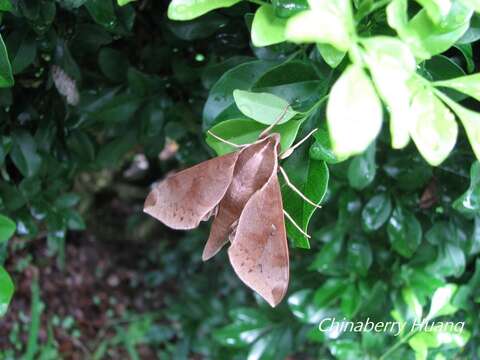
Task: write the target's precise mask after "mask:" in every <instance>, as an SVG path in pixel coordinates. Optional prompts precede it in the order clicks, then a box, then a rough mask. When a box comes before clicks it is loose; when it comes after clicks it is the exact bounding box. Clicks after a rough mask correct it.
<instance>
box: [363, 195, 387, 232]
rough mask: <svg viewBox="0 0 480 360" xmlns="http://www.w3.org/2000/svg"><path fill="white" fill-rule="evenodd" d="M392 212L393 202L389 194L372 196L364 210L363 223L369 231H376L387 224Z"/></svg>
mask: <svg viewBox="0 0 480 360" xmlns="http://www.w3.org/2000/svg"><path fill="white" fill-rule="evenodd" d="M391 212H392V202H391V200H390V197H389V196H388V195H387V194H378V195H375V196H374V197H372V198H371V199H370V200H369V201H368V202H367V203H366V204H365V206H364V208H363V210H362V225H363V228H364V229H365V230H367V231H375V230H378V229H380V227H381V226H382V225H383V224H385V222H386V221H387V220H388V218H389V217H390V213H391Z"/></svg>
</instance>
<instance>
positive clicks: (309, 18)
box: [285, 0, 355, 51]
mask: <svg viewBox="0 0 480 360" xmlns="http://www.w3.org/2000/svg"><path fill="white" fill-rule="evenodd" d="M309 4H310V8H311V10H308V11H303V12H301V13H299V14H298V15H295V16H293V17H292V18H290V19H289V20H288V22H287V28H286V30H285V35H286V38H287V39H288V40H290V41H293V42H297V43H305V42H316V43H327V44H330V45H332V46H334V47H335V48H337V49H338V50H340V51H347V50H348V49H349V48H350V44H351V41H352V40H351V38H352V36H353V34H354V33H355V27H354V25H353V17H352V9H351V4H350V0H326V1H322V2H316V1H310V2H309ZM319 24H321V26H319Z"/></svg>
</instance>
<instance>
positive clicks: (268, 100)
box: [233, 90, 298, 125]
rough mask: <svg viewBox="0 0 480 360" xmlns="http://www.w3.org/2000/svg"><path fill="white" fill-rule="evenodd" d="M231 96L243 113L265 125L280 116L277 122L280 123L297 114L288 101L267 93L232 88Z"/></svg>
mask: <svg viewBox="0 0 480 360" xmlns="http://www.w3.org/2000/svg"><path fill="white" fill-rule="evenodd" d="M233 98H234V99H235V103H236V105H237V107H238V109H239V110H240V111H241V112H242V114H243V115H245V116H247V117H249V118H251V119H253V120H255V121H257V122H259V123H261V124H265V125H270V124H273V123H274V122H275V121H277V120H278V119H279V118H280V117H282V120H280V121H279V122H278V123H277V124H279V125H280V124H283V123H286V122H287V121H289V120H290V119H291V118H293V117H294V116H295V115H296V114H298V113H297V112H296V111H294V110H292V108H291V107H290V104H289V103H288V102H286V101H285V100H283V99H281V98H279V97H278V96H275V95H272V94H268V93H255V92H250V91H243V90H234V91H233Z"/></svg>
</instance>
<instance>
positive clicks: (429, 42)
mask: <svg viewBox="0 0 480 360" xmlns="http://www.w3.org/2000/svg"><path fill="white" fill-rule="evenodd" d="M472 14H473V12H472V10H471V9H469V8H467V7H465V6H463V5H461V4H460V2H454V3H452V7H451V9H450V11H449V12H448V14H447V15H446V16H445V17H444V18H443V20H442V21H441V22H440V23H438V24H435V23H434V22H433V21H432V20H431V19H430V17H429V15H428V13H427V11H426V10H425V9H423V10H421V11H419V12H418V13H417V14H416V15H415V16H414V17H413V18H412V19H411V20H408V15H407V0H393V1H392V2H391V3H390V4H389V5H388V7H387V18H388V24H389V25H390V27H392V28H394V29H395V30H396V31H397V33H398V35H399V36H400V38H401V39H402V40H403V41H404V42H405V43H407V44H408V45H409V47H410V49H411V50H412V51H413V53H414V54H415V56H416V57H417V58H419V59H428V58H430V57H431V56H433V55H436V54H440V53H442V52H444V51H445V50H447V49H448V48H450V47H451V46H452V45H453V44H455V42H456V41H457V40H458V39H460V38H461V37H462V35H463V34H464V33H465V32H466V31H467V29H468V26H469V22H470V18H471V17H472Z"/></svg>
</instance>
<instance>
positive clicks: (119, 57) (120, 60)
mask: <svg viewBox="0 0 480 360" xmlns="http://www.w3.org/2000/svg"><path fill="white" fill-rule="evenodd" d="M98 66H99V67H100V70H102V72H103V74H104V75H105V76H106V77H107V78H108V79H109V80H112V81H113V82H116V83H120V82H123V81H125V78H126V76H127V70H128V66H129V64H128V59H126V58H125V57H124V56H123V54H122V53H121V52H120V51H118V50H115V49H111V48H108V47H104V48H102V49H101V50H100V53H99V54H98Z"/></svg>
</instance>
